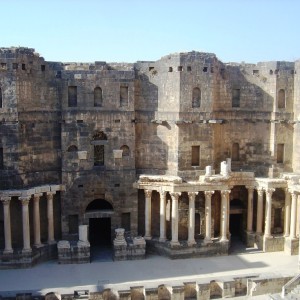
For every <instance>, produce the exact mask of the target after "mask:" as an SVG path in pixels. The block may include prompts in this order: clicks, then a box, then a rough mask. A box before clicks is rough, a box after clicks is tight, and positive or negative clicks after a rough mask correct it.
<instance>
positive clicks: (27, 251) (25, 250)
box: [22, 248, 32, 254]
mask: <svg viewBox="0 0 300 300" xmlns="http://www.w3.org/2000/svg"><path fill="white" fill-rule="evenodd" d="M31 252H32V249H31V248H29V249H23V250H22V254H26V253H31Z"/></svg>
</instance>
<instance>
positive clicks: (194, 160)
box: [192, 146, 200, 167]
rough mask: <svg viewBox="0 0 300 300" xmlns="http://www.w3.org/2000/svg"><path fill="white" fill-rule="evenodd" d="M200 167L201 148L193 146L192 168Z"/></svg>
mask: <svg viewBox="0 0 300 300" xmlns="http://www.w3.org/2000/svg"><path fill="white" fill-rule="evenodd" d="M199 165H200V146H192V166H193V167H196V166H199Z"/></svg>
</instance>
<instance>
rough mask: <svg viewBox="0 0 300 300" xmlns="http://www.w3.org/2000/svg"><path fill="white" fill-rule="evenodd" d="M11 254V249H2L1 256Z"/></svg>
mask: <svg viewBox="0 0 300 300" xmlns="http://www.w3.org/2000/svg"><path fill="white" fill-rule="evenodd" d="M12 253H14V250H13V249H4V250H3V254H12Z"/></svg>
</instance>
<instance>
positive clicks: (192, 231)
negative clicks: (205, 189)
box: [188, 192, 198, 246]
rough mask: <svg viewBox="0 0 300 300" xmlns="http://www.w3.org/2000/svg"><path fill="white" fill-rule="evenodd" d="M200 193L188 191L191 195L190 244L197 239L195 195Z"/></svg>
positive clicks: (194, 242) (193, 243)
mask: <svg viewBox="0 0 300 300" xmlns="http://www.w3.org/2000/svg"><path fill="white" fill-rule="evenodd" d="M197 194H198V192H196V193H188V195H189V230H188V245H189V246H193V245H195V244H196V241H195V197H196V195H197Z"/></svg>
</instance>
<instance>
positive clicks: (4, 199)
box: [0, 196, 11, 205]
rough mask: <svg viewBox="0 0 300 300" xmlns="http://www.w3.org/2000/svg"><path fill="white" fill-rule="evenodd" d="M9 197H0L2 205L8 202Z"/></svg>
mask: <svg viewBox="0 0 300 300" xmlns="http://www.w3.org/2000/svg"><path fill="white" fill-rule="evenodd" d="M10 200H11V197H6V196H5V197H0V201H1V202H2V203H3V205H8V204H9V203H10Z"/></svg>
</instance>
